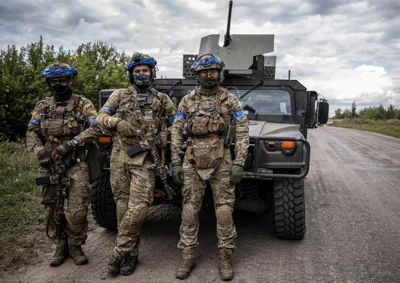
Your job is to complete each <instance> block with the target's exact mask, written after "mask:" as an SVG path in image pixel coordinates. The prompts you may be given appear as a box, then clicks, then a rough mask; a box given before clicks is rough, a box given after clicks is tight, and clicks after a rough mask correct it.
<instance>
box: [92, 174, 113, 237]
mask: <svg viewBox="0 0 400 283" xmlns="http://www.w3.org/2000/svg"><path fill="white" fill-rule="evenodd" d="M91 208H92V215H93V218H94V220H95V221H96V223H97V224H98V225H100V226H101V227H104V228H106V229H110V230H117V222H118V221H117V214H116V205H115V201H114V195H113V193H112V191H111V185H110V171H109V170H102V172H101V175H100V178H99V181H98V182H95V184H94V185H92V197H91Z"/></svg>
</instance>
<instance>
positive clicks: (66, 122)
mask: <svg viewBox="0 0 400 283" xmlns="http://www.w3.org/2000/svg"><path fill="white" fill-rule="evenodd" d="M96 115H97V111H96V109H95V107H94V106H93V103H92V102H91V101H90V100H89V99H87V98H85V97H83V96H80V95H77V94H72V95H71V98H70V99H69V100H68V101H59V102H56V101H55V100H54V97H49V98H47V99H45V100H41V101H39V102H38V103H37V104H36V107H35V109H34V110H33V111H32V118H31V120H30V121H29V124H28V130H27V132H26V143H27V148H28V150H30V151H33V152H34V153H35V154H36V153H37V152H38V151H39V150H41V149H46V151H48V152H49V153H51V152H52V151H53V150H54V149H55V148H56V147H57V146H58V145H59V144H61V143H62V142H63V141H66V140H71V139H72V138H77V140H78V141H79V144H80V145H84V144H85V143H88V142H91V141H92V140H93V139H94V138H95V137H97V136H98V135H99V130H98V129H96V128H93V127H90V128H88V127H89V126H90V125H92V124H93V123H94V122H95V118H96ZM86 128H88V129H87V130H85V129H86ZM84 130H85V131H84Z"/></svg>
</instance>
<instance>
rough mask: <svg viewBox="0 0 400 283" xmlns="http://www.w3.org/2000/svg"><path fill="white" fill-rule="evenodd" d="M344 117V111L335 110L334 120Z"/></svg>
mask: <svg viewBox="0 0 400 283" xmlns="http://www.w3.org/2000/svg"><path fill="white" fill-rule="evenodd" d="M342 118H343V115H342V109H340V108H338V109H336V110H335V117H334V119H342Z"/></svg>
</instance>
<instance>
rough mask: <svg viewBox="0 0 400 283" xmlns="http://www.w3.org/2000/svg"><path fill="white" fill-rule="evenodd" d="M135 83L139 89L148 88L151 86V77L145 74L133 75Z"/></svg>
mask: <svg viewBox="0 0 400 283" xmlns="http://www.w3.org/2000/svg"><path fill="white" fill-rule="evenodd" d="M133 83H134V84H135V85H136V86H137V87H139V88H142V87H148V86H149V85H150V84H151V81H150V76H148V75H145V74H133Z"/></svg>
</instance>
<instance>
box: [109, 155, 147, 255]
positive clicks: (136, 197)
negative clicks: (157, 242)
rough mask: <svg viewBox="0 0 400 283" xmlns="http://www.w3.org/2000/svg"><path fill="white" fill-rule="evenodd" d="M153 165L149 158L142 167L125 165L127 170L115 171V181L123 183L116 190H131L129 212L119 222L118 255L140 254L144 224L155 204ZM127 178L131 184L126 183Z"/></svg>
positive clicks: (116, 248)
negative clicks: (152, 205)
mask: <svg viewBox="0 0 400 283" xmlns="http://www.w3.org/2000/svg"><path fill="white" fill-rule="evenodd" d="M152 165H153V162H152V159H151V158H149V156H148V157H147V158H146V159H145V161H144V163H143V165H142V166H136V165H128V164H124V165H123V166H124V168H125V170H116V171H115V175H114V177H115V179H114V180H121V182H120V183H118V186H117V187H115V188H114V190H117V191H118V190H120V189H121V191H122V192H124V193H125V192H126V191H127V190H129V200H128V204H127V210H126V212H125V213H124V215H123V216H122V218H121V219H120V220H119V222H120V223H119V226H118V235H117V245H116V247H115V249H114V251H115V252H117V253H118V254H121V255H123V254H127V253H129V254H130V255H132V256H138V254H139V236H140V232H141V230H142V224H143V222H144V220H145V219H146V217H147V214H148V212H149V207H150V205H151V204H152V202H153V193H154V192H153V190H154V185H155V172H154V167H153V166H152ZM118 166H119V165H118ZM126 178H127V179H128V180H129V182H126ZM124 193H122V195H123V194H124ZM117 194H118V193H117ZM122 199H123V198H121V199H120V200H122Z"/></svg>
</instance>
